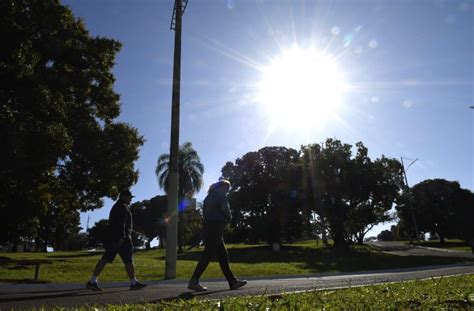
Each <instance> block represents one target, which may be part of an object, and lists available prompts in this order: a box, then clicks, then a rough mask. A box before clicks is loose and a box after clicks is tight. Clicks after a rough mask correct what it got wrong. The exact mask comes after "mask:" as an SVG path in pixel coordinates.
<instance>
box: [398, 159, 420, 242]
mask: <svg viewBox="0 0 474 311" xmlns="http://www.w3.org/2000/svg"><path fill="white" fill-rule="evenodd" d="M400 159H401V160H402V169H403V177H405V186H406V190H407V192H408V193H409V192H410V186H409V185H408V178H407V171H408V169H409V168H410V166H412V165H413V164H414V163H415V162H416V161H418V158H417V159H415V160H412V159H408V158H404V157H400ZM403 159H407V160H412V161H411V162H410V164H408V167H407V168H406V169H405V165H404V163H403ZM408 205H409V207H410V212H411V217H412V220H413V227H414V229H415V239H416V240H418V238H419V236H418V225H417V223H416V217H415V211H414V210H413V205H412V204H411V198H408Z"/></svg>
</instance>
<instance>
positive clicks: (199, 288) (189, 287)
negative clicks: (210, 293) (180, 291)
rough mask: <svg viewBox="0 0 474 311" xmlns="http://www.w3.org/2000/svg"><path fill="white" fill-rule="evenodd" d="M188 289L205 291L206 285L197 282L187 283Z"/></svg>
mask: <svg viewBox="0 0 474 311" xmlns="http://www.w3.org/2000/svg"><path fill="white" fill-rule="evenodd" d="M188 289H190V290H193V291H195V292H205V291H207V287H204V286H202V285H201V284H199V283H196V284H192V283H189V284H188Z"/></svg>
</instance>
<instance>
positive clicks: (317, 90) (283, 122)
mask: <svg viewBox="0 0 474 311" xmlns="http://www.w3.org/2000/svg"><path fill="white" fill-rule="evenodd" d="M262 73H263V78H262V80H261V82H260V83H259V86H258V88H259V90H258V95H257V100H258V101H259V102H261V103H263V104H264V105H265V108H266V110H267V114H268V116H269V118H270V127H271V128H279V127H280V128H305V129H308V128H314V127H321V126H323V125H324V123H325V122H326V121H328V120H329V119H331V117H332V116H333V115H334V114H335V113H336V112H337V109H338V108H339V106H340V104H341V101H342V95H343V93H344V90H345V86H344V77H343V75H342V73H341V71H340V70H339V69H338V66H337V63H336V61H335V60H334V59H332V58H331V57H329V56H328V55H325V54H324V53H322V52H319V51H317V50H315V49H300V48H293V49H291V50H287V51H283V52H282V54H281V55H280V56H279V57H276V58H274V59H273V60H272V62H271V63H270V64H269V65H268V66H267V67H264V68H263V70H262Z"/></svg>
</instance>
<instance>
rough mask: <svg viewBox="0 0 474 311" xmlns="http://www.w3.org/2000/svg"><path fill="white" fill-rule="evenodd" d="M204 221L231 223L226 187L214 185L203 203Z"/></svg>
mask: <svg viewBox="0 0 474 311" xmlns="http://www.w3.org/2000/svg"><path fill="white" fill-rule="evenodd" d="M203 214H204V223H209V222H221V223H225V224H229V223H230V221H231V219H232V216H231V214H230V205H229V199H228V198H227V193H226V190H225V189H224V187H221V186H219V185H218V184H217V185H214V186H213V187H211V189H210V190H209V193H208V194H207V196H206V198H205V199H204V205H203Z"/></svg>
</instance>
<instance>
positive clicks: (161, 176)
mask: <svg viewBox="0 0 474 311" xmlns="http://www.w3.org/2000/svg"><path fill="white" fill-rule="evenodd" d="M203 173H204V165H203V164H202V163H201V159H200V158H199V155H198V153H197V151H196V150H195V149H194V147H193V145H192V144H191V143H190V142H185V143H184V144H183V145H181V146H180V148H179V189H178V198H179V200H178V201H179V207H180V208H179V215H178V217H179V221H178V253H182V252H183V236H184V226H183V225H184V219H183V212H184V210H185V208H184V207H185V205H184V204H183V202H184V199H185V198H186V197H192V196H193V195H194V193H196V192H198V191H199V190H200V189H201V186H202V174H203ZM155 174H156V177H157V178H158V185H159V186H160V188H161V189H164V190H165V191H167V189H168V182H169V178H168V177H169V174H170V156H169V154H162V155H161V156H160V157H159V158H158V163H157V165H156V170H155Z"/></svg>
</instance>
